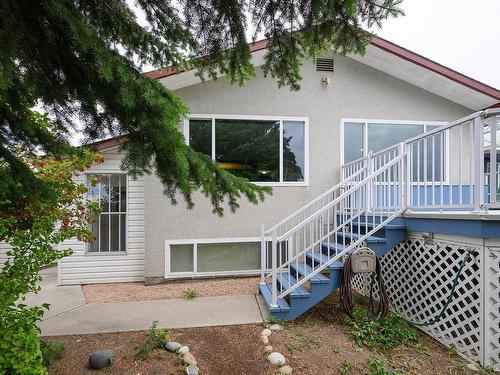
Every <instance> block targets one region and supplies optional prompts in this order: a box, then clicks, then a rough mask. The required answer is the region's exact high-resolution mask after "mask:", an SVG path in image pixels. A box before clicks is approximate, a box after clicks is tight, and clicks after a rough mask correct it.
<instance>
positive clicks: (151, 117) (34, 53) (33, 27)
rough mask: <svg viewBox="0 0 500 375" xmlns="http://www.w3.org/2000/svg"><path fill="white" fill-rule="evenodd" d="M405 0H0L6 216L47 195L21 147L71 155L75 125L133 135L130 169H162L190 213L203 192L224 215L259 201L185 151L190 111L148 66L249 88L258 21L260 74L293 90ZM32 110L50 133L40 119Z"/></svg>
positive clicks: (259, 193) (91, 132)
mask: <svg viewBox="0 0 500 375" xmlns="http://www.w3.org/2000/svg"><path fill="white" fill-rule="evenodd" d="M401 1H402V0H314V1H304V0H284V1H274V0H273V1H262V0H249V1H241V0H229V1H215V0H180V1H169V0H136V1H135V2H131V1H127V0H106V1H101V0H98V1H96V0H36V1H35V0H23V1H19V0H0V46H1V48H0V177H1V178H0V181H1V182H0V212H2V213H7V214H9V213H12V207H14V206H16V202H18V201H19V200H20V199H22V197H23V195H24V194H28V195H30V196H37V197H40V198H41V199H43V197H44V194H47V187H46V186H45V185H44V184H43V182H42V181H40V180H39V179H37V178H36V176H35V175H34V174H33V173H32V172H31V171H30V170H29V168H26V166H25V165H24V163H23V162H22V161H21V160H20V159H19V156H18V155H17V154H16V151H15V147H16V146H19V145H22V146H24V147H25V148H26V149H28V150H30V151H33V152H44V153H46V154H49V155H53V156H55V157H56V158H60V157H61V156H62V155H68V154H69V153H71V152H74V151H73V150H72V149H71V148H70V147H69V146H68V138H69V137H70V134H71V131H73V130H75V127H76V126H77V124H82V125H81V127H82V128H81V129H79V130H81V131H82V132H83V133H84V134H85V136H86V139H87V140H94V139H99V138H103V137H106V136H109V135H126V138H125V142H124V144H123V149H124V151H125V155H126V156H125V159H124V161H123V167H124V168H125V169H126V170H127V171H128V172H130V173H131V174H133V175H136V174H141V173H150V172H152V171H154V172H155V173H157V175H158V177H159V178H160V180H161V182H162V183H163V185H164V190H165V194H167V196H169V197H170V198H171V200H172V202H173V203H175V202H176V197H177V196H182V197H183V198H184V199H185V200H186V202H187V205H188V207H192V205H193V202H192V194H193V192H194V191H196V190H200V191H201V192H202V193H203V194H205V195H206V196H207V197H208V198H209V199H210V200H211V202H212V205H213V207H214V211H215V212H216V213H217V214H220V215H222V213H223V207H224V203H227V204H228V205H229V207H230V209H231V210H235V209H236V208H237V207H238V199H239V198H240V197H242V196H243V197H246V198H247V199H248V200H249V201H251V202H253V203H257V202H258V201H259V200H262V199H263V198H264V195H265V193H268V192H269V191H270V190H269V189H268V188H266V187H259V186H256V185H253V184H250V183H248V181H247V180H245V179H244V178H238V177H236V176H234V175H232V174H231V173H229V172H227V171H224V170H222V169H221V168H219V167H218V166H217V165H216V164H215V163H214V162H213V161H212V160H210V159H209V158H206V157H203V156H200V154H198V153H197V152H194V151H193V150H192V149H191V148H189V147H188V146H186V145H185V143H184V139H183V136H182V134H181V132H180V131H179V129H178V124H179V122H180V121H181V119H182V118H183V117H185V116H187V115H188V113H189V110H188V108H187V107H186V105H185V104H184V103H183V101H182V100H181V99H180V98H179V97H177V96H176V95H175V94H174V93H172V92H171V91H169V90H168V89H167V88H166V87H164V86H163V85H162V84H161V83H160V82H158V81H155V80H153V79H150V78H148V77H146V76H145V75H143V74H141V69H142V67H143V66H144V65H145V64H151V65H153V66H155V67H158V68H160V67H170V68H172V69H191V68H194V69H196V70H197V72H198V74H199V75H200V76H202V77H208V78H215V77H216V76H220V75H223V76H226V77H228V78H229V80H230V81H231V82H236V83H238V84H244V83H245V82H246V81H247V80H248V79H250V78H251V77H252V76H253V75H254V71H255V69H254V67H253V66H252V64H251V54H250V50H249V46H248V44H247V38H246V30H247V28H249V27H250V24H252V26H253V28H254V29H255V35H254V38H256V36H257V35H264V36H265V37H266V38H268V39H269V43H270V44H269V47H268V50H267V52H266V54H265V64H264V67H263V69H264V72H265V73H266V74H268V75H270V76H271V77H274V78H275V79H276V80H277V83H278V85H279V86H283V85H288V86H290V88H291V89H293V90H298V89H299V88H300V65H301V61H302V60H303V58H311V57H314V56H316V55H318V54H321V53H322V52H324V51H326V50H327V49H329V48H335V49H336V50H337V51H338V52H339V53H350V52H354V53H363V52H364V50H365V47H366V45H367V43H368V41H369V38H370V34H369V33H367V32H365V31H363V30H362V28H361V26H364V25H368V26H371V25H374V24H380V22H382V21H383V20H384V19H386V18H387V17H389V16H397V15H399V14H401V10H400V9H399V8H398V6H399V4H400V2H401ZM132 5H133V6H132ZM137 12H139V13H140V14H142V15H143V16H144V18H145V20H146V22H147V26H144V25H142V24H140V23H139V22H138V19H137V17H136V13H137ZM247 14H249V15H250V16H249V17H246V15H247ZM247 18H248V19H247ZM37 104H38V105H41V106H43V108H44V110H45V112H46V113H47V114H48V115H49V116H50V118H51V122H50V124H49V126H44V124H41V123H40V121H39V119H37V116H34V115H33V111H32V110H31V108H33V107H34V106H35V105H37Z"/></svg>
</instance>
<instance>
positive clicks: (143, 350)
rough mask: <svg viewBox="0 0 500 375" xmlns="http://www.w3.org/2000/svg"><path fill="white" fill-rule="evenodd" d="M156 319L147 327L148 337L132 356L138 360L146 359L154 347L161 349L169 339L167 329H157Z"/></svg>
mask: <svg viewBox="0 0 500 375" xmlns="http://www.w3.org/2000/svg"><path fill="white" fill-rule="evenodd" d="M157 327H158V321H157V320H155V321H153V323H151V326H150V327H149V332H148V337H147V338H146V341H144V342H143V343H142V344H141V346H140V347H139V350H138V351H137V353H135V355H134V358H135V359H136V360H138V361H143V360H145V359H147V358H148V357H149V356H150V355H151V353H152V352H153V351H154V350H156V349H163V347H164V346H165V344H166V343H167V341H170V331H169V330H168V329H158V328H157Z"/></svg>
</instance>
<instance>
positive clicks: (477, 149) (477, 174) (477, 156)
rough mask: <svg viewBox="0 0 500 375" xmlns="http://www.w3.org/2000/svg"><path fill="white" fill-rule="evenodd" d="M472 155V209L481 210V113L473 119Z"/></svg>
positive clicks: (482, 197) (482, 138) (482, 167)
mask: <svg viewBox="0 0 500 375" xmlns="http://www.w3.org/2000/svg"><path fill="white" fill-rule="evenodd" d="M472 124H473V135H474V139H473V145H474V147H473V155H472V156H471V157H473V158H474V176H473V179H474V180H473V183H474V202H473V203H474V211H475V212H480V211H482V210H483V204H484V187H483V186H484V118H483V116H482V114H479V115H478V116H476V117H475V118H474V120H473V123H472Z"/></svg>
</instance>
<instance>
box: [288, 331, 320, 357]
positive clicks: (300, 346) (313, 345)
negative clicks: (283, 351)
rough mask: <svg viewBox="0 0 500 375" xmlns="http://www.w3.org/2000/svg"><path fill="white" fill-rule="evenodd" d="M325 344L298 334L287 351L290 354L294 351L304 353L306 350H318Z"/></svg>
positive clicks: (292, 338)
mask: <svg viewBox="0 0 500 375" xmlns="http://www.w3.org/2000/svg"><path fill="white" fill-rule="evenodd" d="M321 345H323V343H322V342H321V340H320V339H318V338H315V337H311V336H306V335H305V334H303V333H297V334H296V335H294V336H292V337H291V338H290V343H288V344H287V346H286V347H287V349H288V352H289V353H290V354H293V352H294V351H299V352H302V351H304V350H311V349H318V348H319V347H320V346H321Z"/></svg>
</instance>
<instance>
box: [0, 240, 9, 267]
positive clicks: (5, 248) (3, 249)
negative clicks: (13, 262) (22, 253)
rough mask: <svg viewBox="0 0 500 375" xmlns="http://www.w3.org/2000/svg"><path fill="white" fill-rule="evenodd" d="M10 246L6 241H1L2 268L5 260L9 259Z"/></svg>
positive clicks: (0, 262) (0, 256)
mask: <svg viewBox="0 0 500 375" xmlns="http://www.w3.org/2000/svg"><path fill="white" fill-rule="evenodd" d="M9 248H10V246H9V245H8V244H6V243H5V242H0V268H2V266H3V264H4V262H5V261H6V260H7V258H8V257H7V251H9Z"/></svg>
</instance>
